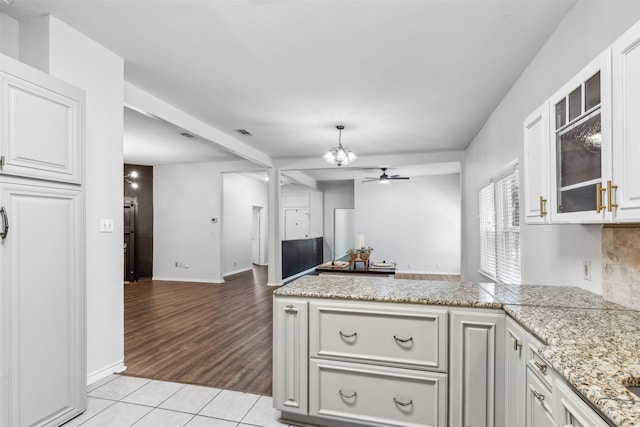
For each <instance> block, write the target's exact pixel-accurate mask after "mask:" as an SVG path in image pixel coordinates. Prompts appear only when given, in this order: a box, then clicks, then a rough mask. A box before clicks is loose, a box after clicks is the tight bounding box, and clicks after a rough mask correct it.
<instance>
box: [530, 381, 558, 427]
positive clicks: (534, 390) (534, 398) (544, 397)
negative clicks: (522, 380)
mask: <svg viewBox="0 0 640 427" xmlns="http://www.w3.org/2000/svg"><path fill="white" fill-rule="evenodd" d="M552 402H553V395H552V394H551V391H549V389H547V388H546V387H545V386H544V385H542V383H541V382H540V380H538V378H536V376H535V375H533V374H532V373H531V370H530V369H527V403H526V405H527V418H526V423H525V426H526V427H556V423H555V421H554V418H553V412H552V409H551V403H552Z"/></svg>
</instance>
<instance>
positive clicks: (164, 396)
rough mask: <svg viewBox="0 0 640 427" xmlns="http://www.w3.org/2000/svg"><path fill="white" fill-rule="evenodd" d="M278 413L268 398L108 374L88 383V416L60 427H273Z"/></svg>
mask: <svg viewBox="0 0 640 427" xmlns="http://www.w3.org/2000/svg"><path fill="white" fill-rule="evenodd" d="M279 417H280V412H279V411H276V410H275V409H273V407H272V400H271V398H270V397H267V396H260V395H257V394H250V393H241V392H237V391H230V390H220V389H217V388H211V387H202V386H196V385H189V384H180V383H172V382H166V381H156V380H150V379H146V378H136V377H125V376H122V375H111V376H109V377H107V378H105V379H103V380H101V381H98V382H96V383H94V384H91V385H90V386H89V387H88V393H87V411H86V412H85V413H83V414H82V415H80V416H78V417H76V418H74V419H73V420H71V421H69V422H68V423H66V424H64V427H76V426H82V427H131V426H135V427H182V426H186V427H253V426H260V427H272V426H288V424H284V423H281V422H278V418H279Z"/></svg>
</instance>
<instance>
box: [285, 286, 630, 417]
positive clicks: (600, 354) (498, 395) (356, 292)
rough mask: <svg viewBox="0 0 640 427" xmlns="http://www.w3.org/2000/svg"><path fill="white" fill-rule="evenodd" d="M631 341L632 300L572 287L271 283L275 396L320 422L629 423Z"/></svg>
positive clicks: (288, 412) (290, 411)
mask: <svg viewBox="0 0 640 427" xmlns="http://www.w3.org/2000/svg"><path fill="white" fill-rule="evenodd" d="M507 319H508V322H507V321H506V320H507ZM507 323H508V324H507ZM516 329H517V330H516ZM514 331H515V332H514ZM638 348H640V312H638V311H634V310H631V309H628V308H626V307H623V306H620V305H617V304H614V303H610V302H608V301H605V300H603V299H602V297H600V296H598V295H595V294H592V293H590V292H587V291H584V290H581V289H579V288H573V287H553V286H527V285H522V286H510V285H494V284H482V283H479V284H478V283H458V282H432V281H417V280H395V279H391V278H357V277H356V278H352V277H334V276H320V277H318V276H306V277H303V278H301V279H298V280H296V281H295V282H292V283H290V284H288V285H286V286H283V287H281V288H279V289H278V290H277V291H276V292H275V294H274V381H273V397H274V406H275V407H276V408H277V409H279V410H281V411H282V418H283V420H286V421H291V422H294V423H296V422H297V423H309V424H312V425H325V426H351V425H353V426H357V425H368V426H407V427H408V426H413V427H417V426H456V427H458V426H469V425H471V426H474V427H475V426H507V425H509V426H511V425H512V424H513V425H517V426H519V425H522V426H536V425H542V424H540V423H541V422H547V423H548V424H549V425H562V426H565V425H574V426H577V425H580V426H593V427H601V426H607V425H613V426H624V427H627V426H635V425H639V424H640V397H638V396H636V395H635V394H633V393H631V392H630V391H629V390H628V389H627V387H628V386H636V385H638V383H639V382H640V357H639V356H638V353H637V349H638ZM507 369H508V371H509V374H508V375H507ZM514 373H517V374H518V375H514ZM531 387H533V388H531ZM514 408H521V409H519V410H515V411H514V410H513V409H514ZM539 420H542V421H539ZM514 423H515V424H514Z"/></svg>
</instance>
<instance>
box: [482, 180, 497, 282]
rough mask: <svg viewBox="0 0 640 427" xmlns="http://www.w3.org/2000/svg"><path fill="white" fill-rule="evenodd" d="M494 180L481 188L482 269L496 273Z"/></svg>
mask: <svg viewBox="0 0 640 427" xmlns="http://www.w3.org/2000/svg"><path fill="white" fill-rule="evenodd" d="M495 217H496V215H495V209H494V197H493V182H491V183H489V185H487V186H486V187H483V188H482V189H481V190H480V271H481V272H482V273H483V274H485V275H487V276H489V277H492V278H493V277H495V275H496V250H495V248H496V229H495Z"/></svg>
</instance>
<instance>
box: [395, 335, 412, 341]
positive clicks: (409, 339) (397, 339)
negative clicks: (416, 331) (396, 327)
mask: <svg viewBox="0 0 640 427" xmlns="http://www.w3.org/2000/svg"><path fill="white" fill-rule="evenodd" d="M393 339H394V340H396V341H397V342H403V343H404V342H410V341H413V337H409V338H407V339H406V340H403V339H402V338H398V337H397V336H395V335H394V336H393Z"/></svg>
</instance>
